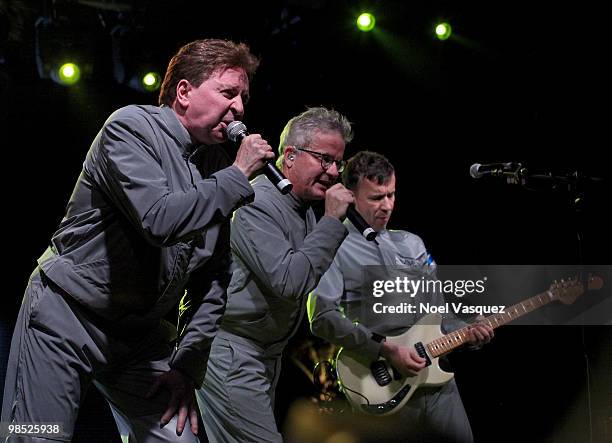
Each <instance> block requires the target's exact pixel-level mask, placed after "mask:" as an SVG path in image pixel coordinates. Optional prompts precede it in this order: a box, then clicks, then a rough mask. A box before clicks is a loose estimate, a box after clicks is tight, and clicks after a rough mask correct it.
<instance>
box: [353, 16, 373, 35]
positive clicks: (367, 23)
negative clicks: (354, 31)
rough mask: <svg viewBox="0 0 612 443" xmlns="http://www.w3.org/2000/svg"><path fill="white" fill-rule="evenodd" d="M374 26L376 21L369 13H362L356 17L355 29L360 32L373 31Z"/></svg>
mask: <svg viewBox="0 0 612 443" xmlns="http://www.w3.org/2000/svg"><path fill="white" fill-rule="evenodd" d="M374 25H376V19H375V18H374V16H373V15H372V14H370V13H369V12H364V13H363V14H361V15H360V16H359V17H357V28H359V30H360V31H363V32H368V31H371V30H372V29H374Z"/></svg>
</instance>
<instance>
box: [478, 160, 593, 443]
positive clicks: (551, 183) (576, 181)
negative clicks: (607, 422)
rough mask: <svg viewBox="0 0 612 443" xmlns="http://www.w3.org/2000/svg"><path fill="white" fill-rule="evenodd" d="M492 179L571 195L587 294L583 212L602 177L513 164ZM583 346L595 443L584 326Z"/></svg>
mask: <svg viewBox="0 0 612 443" xmlns="http://www.w3.org/2000/svg"><path fill="white" fill-rule="evenodd" d="M490 175H491V176H494V177H504V178H505V179H506V182H507V183H508V184H514V185H520V186H522V187H523V188H525V189H527V190H531V191H540V190H542V188H538V187H537V186H535V187H534V185H538V184H545V185H547V187H548V189H549V190H553V191H558V190H563V189H565V190H567V192H568V194H569V200H570V201H569V204H570V207H571V208H572V214H573V217H572V219H573V224H574V229H575V232H576V257H577V259H578V268H579V270H580V279H581V281H582V282H583V285H585V290H587V285H588V274H587V272H586V270H585V263H584V243H585V241H584V232H585V230H584V217H583V214H584V210H585V195H586V188H587V187H588V186H594V185H601V184H603V183H604V179H603V178H601V177H589V176H585V175H583V174H581V173H580V172H578V171H574V172H571V173H568V174H565V175H557V174H554V173H552V172H546V173H542V174H532V173H530V172H529V171H528V169H527V168H526V167H524V166H523V165H522V164H521V163H512V164H511V167H509V168H500V169H495V170H493V171H491V172H490ZM580 331H581V343H582V351H583V357H584V371H585V376H586V396H587V398H586V402H587V412H588V429H589V440H588V441H589V442H590V443H593V411H592V404H591V367H590V361H589V353H588V349H587V343H586V334H585V333H586V329H585V325H584V324H583V325H581V328H580Z"/></svg>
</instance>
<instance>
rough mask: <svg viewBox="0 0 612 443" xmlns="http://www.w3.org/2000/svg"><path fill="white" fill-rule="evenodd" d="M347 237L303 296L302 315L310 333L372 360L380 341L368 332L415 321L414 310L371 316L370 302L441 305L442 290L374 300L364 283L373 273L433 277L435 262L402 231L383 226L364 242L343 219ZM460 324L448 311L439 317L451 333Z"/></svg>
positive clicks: (399, 328) (396, 329)
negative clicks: (305, 303)
mask: <svg viewBox="0 0 612 443" xmlns="http://www.w3.org/2000/svg"><path fill="white" fill-rule="evenodd" d="M345 224H346V225H347V227H348V230H349V235H348V237H347V238H346V240H344V243H342V246H341V247H340V249H338V252H337V254H336V257H335V258H334V262H333V263H332V265H331V266H330V268H329V270H328V271H327V272H326V273H325V275H324V276H323V277H322V278H321V281H320V283H319V285H318V286H317V288H316V289H315V290H314V291H313V292H312V293H311V294H310V297H309V300H308V317H309V320H310V327H311V330H312V333H313V334H314V335H316V336H318V337H321V338H324V339H326V340H328V341H330V342H331V343H334V344H336V345H339V346H343V347H344V348H345V349H346V350H347V351H350V352H354V353H358V354H360V355H363V356H364V357H367V358H368V359H370V360H375V359H377V358H378V354H379V352H380V346H381V344H380V342H379V340H377V339H376V338H375V336H374V335H373V333H375V334H378V335H382V336H386V335H399V334H401V333H402V332H404V331H406V330H407V329H408V328H409V327H410V326H412V325H413V324H414V323H416V322H417V321H418V320H419V318H420V317H421V316H422V315H419V314H375V313H373V310H372V305H373V303H375V302H381V301H382V302H388V303H389V304H394V303H396V302H402V301H408V302H410V303H413V304H416V303H417V302H421V301H423V302H427V303H432V304H436V305H441V304H443V303H444V298H443V296H442V294H438V293H434V294H428V295H425V294H418V295H417V296H416V298H414V299H410V298H404V297H403V296H398V295H392V296H389V297H383V298H380V299H378V298H374V297H373V295H372V288H371V286H370V284H371V279H372V278H373V276H374V275H377V277H378V278H380V279H383V280H393V277H396V276H399V275H402V276H408V277H409V278H411V279H415V280H418V279H419V278H421V277H423V276H424V277H427V278H432V279H435V278H436V277H435V276H436V264H435V262H434V261H433V260H432V259H431V256H430V255H429V254H428V253H427V250H426V248H425V245H424V244H423V241H422V240H421V238H420V237H418V236H417V235H415V234H412V233H410V232H407V231H389V230H384V231H382V232H380V233H379V235H378V237H377V242H378V243H379V244H378V245H376V243H374V242H369V241H367V240H365V239H364V238H363V236H362V235H361V234H360V233H359V232H358V231H357V229H355V227H354V226H353V225H352V224H351V223H350V222H349V221H346V222H345ZM463 326H465V323H464V322H462V321H460V320H459V319H457V318H456V317H454V316H452V315H449V316H447V317H445V318H444V330H445V331H447V332H448V331H452V330H455V329H457V328H459V327H463Z"/></svg>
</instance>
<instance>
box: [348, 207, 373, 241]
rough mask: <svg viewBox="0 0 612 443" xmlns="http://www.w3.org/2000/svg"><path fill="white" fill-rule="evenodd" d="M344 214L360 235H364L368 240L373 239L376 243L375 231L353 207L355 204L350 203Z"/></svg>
mask: <svg viewBox="0 0 612 443" xmlns="http://www.w3.org/2000/svg"><path fill="white" fill-rule="evenodd" d="M346 216H347V217H348V219H349V220H350V221H351V223H352V224H353V226H355V227H356V228H357V230H358V231H359V232H361V235H363V236H364V237H365V239H366V240H368V241H373V242H374V243H376V244H378V242H377V241H376V235H377V232H376V231H375V230H374V229H373V228H372V227H371V226H370V225H369V224H368V222H367V221H365V219H364V218H363V217H362V216H361V214H360V213H359V212H357V209H355V205H353V204H350V205H349V207H348V208H347V210H346Z"/></svg>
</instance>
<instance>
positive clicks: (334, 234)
mask: <svg viewBox="0 0 612 443" xmlns="http://www.w3.org/2000/svg"><path fill="white" fill-rule="evenodd" d="M351 138H352V131H351V126H350V123H349V122H348V121H347V119H346V118H345V117H343V116H342V115H341V114H339V113H338V112H336V111H333V110H328V109H325V108H310V109H308V110H307V111H305V112H303V113H302V114H300V115H298V116H297V117H294V118H292V119H291V120H289V122H288V123H287V125H286V126H285V129H284V130H283V132H282V134H281V137H280V147H279V153H280V155H279V160H278V166H279V168H280V169H281V170H282V172H283V173H284V174H285V176H286V177H287V178H288V179H289V180H290V181H291V182H292V183H293V192H292V193H290V194H287V195H281V194H280V193H279V192H278V191H277V190H276V188H275V187H274V185H273V184H272V183H270V181H269V180H268V179H267V178H266V177H265V176H263V175H260V176H259V177H257V178H256V179H255V180H254V181H253V188H254V189H255V202H254V203H253V204H251V205H249V206H244V207H242V208H240V209H239V210H238V211H236V213H235V215H234V217H233V219H232V226H231V248H232V256H233V261H234V263H233V269H232V271H233V273H232V279H231V282H230V285H229V288H228V302H227V308H226V312H225V315H224V317H223V320H222V323H221V327H220V331H219V334H218V335H217V337H216V338H215V340H214V342H213V345H212V349H211V353H210V359H209V361H208V368H207V371H206V377H205V380H204V383H203V385H202V388H201V389H200V390H199V391H198V392H197V398H198V404H199V406H200V410H201V412H202V417H203V420H204V424H205V429H206V432H207V434H208V438H209V439H210V440H211V441H224V442H227V441H274V442H280V441H282V438H281V435H280V434H279V432H278V430H277V427H276V422H275V419H274V392H275V387H276V384H277V382H278V376H279V372H280V362H281V354H282V351H283V349H284V348H285V346H286V344H287V341H288V340H289V338H290V337H291V336H292V335H293V334H294V333H295V331H296V330H297V328H298V326H299V324H300V322H301V319H302V316H303V313H304V311H305V306H306V297H307V296H308V293H309V292H310V291H311V290H313V289H314V288H315V286H316V285H317V283H318V282H319V279H320V278H321V276H322V275H323V273H324V272H325V271H326V270H327V268H328V267H329V265H330V264H331V262H332V260H333V258H334V254H335V253H336V250H337V249H338V247H339V246H340V244H341V243H342V241H343V240H344V237H345V236H346V235H347V229H346V228H345V226H344V225H343V224H342V222H341V219H342V218H344V216H345V213H346V209H347V207H348V205H349V204H350V203H351V202H352V201H353V196H352V193H351V192H350V191H348V190H347V189H346V188H345V187H344V186H342V185H341V184H339V183H336V181H337V180H338V177H339V174H340V173H341V172H342V170H343V168H344V162H343V161H342V156H343V155H344V148H345V144H346V143H348V142H349V141H350V140H351ZM323 199H324V200H325V214H324V215H323V217H321V219H320V220H319V221H318V222H317V221H316V219H315V215H314V212H313V210H312V208H311V204H312V203H313V202H315V201H318V200H323Z"/></svg>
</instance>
